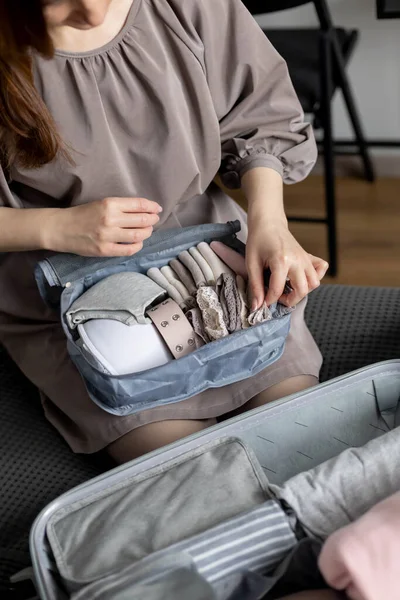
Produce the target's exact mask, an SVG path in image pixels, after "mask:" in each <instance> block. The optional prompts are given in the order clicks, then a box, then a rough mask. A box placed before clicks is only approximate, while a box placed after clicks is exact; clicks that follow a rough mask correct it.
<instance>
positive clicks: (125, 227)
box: [41, 198, 162, 256]
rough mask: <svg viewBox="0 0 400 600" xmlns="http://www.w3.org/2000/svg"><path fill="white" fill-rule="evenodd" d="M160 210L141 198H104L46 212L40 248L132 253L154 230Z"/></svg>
mask: <svg viewBox="0 0 400 600" xmlns="http://www.w3.org/2000/svg"><path fill="white" fill-rule="evenodd" d="M161 211H162V208H161V207H160V206H159V205H158V204H157V203H156V202H152V201H150V200H146V199H144V198H105V199H104V200H100V201H97V202H92V203H90V204H83V205H81V206H76V207H73V208H67V209H55V210H52V211H46V213H44V214H45V215H46V216H45V218H44V219H43V223H42V224H41V228H42V232H41V236H42V240H43V242H42V247H44V248H45V249H47V250H53V251H55V252H71V253H73V254H79V255H81V256H132V255H133V254H136V253H137V252H139V251H140V250H141V249H142V247H143V242H144V240H145V239H147V238H149V237H150V236H151V234H152V233H153V226H154V225H156V223H158V221H159V220H160V218H159V216H158V215H159V213H160V212H161Z"/></svg>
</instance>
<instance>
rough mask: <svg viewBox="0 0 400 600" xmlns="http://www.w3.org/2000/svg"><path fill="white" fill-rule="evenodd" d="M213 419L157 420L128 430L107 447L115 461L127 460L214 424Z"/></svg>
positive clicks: (122, 461)
mask: <svg viewBox="0 0 400 600" xmlns="http://www.w3.org/2000/svg"><path fill="white" fill-rule="evenodd" d="M215 423H216V421H215V419H206V420H198V421H195V420H190V419H187V420H186V419H185V420H183V419H182V420H173V421H159V422H157V423H150V424H148V425H142V427H138V428H137V429H133V430H132V431H129V432H128V433H126V434H125V435H124V436H122V437H121V438H119V439H118V440H116V441H115V442H113V443H112V444H110V445H109V446H108V448H107V450H108V453H109V454H110V456H111V457H112V458H113V459H114V460H115V461H116V462H117V463H120V464H121V463H124V462H128V461H129V460H133V459H135V458H138V457H139V456H143V455H144V454H147V453H148V452H152V451H153V450H157V449H158V448H162V447H163V446H166V445H168V444H171V443H172V442H176V441H178V440H180V439H182V438H185V437H187V436H189V435H192V434H193V433H199V432H200V431H203V430H204V429H207V427H210V426H211V425H214V424H215Z"/></svg>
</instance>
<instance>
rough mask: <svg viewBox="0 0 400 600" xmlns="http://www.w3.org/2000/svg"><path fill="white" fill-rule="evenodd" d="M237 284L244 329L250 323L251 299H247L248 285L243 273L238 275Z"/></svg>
mask: <svg viewBox="0 0 400 600" xmlns="http://www.w3.org/2000/svg"><path fill="white" fill-rule="evenodd" d="M236 285H237V289H238V292H239V296H240V302H241V306H240V320H241V322H242V329H248V328H249V327H250V323H249V301H248V299H247V286H246V282H245V280H244V279H243V277H242V276H241V275H236Z"/></svg>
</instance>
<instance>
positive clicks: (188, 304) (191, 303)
mask: <svg viewBox="0 0 400 600" xmlns="http://www.w3.org/2000/svg"><path fill="white" fill-rule="evenodd" d="M160 270H161V273H162V274H163V275H164V277H165V278H166V279H167V281H168V282H169V283H170V284H171V285H173V286H174V287H175V288H176V289H177V291H178V292H179V293H180V295H181V296H182V297H183V301H184V303H185V306H184V309H185V311H186V309H189V308H194V307H195V306H196V301H195V300H194V298H193V296H192V295H191V294H190V292H189V290H188V289H187V287H185V286H184V285H183V283H182V282H181V281H179V279H178V278H177V277H176V275H175V273H174V272H173V270H172V269H171V267H170V266H168V265H167V266H165V267H162V268H161V269H160Z"/></svg>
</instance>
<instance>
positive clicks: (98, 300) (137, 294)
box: [66, 272, 166, 329]
mask: <svg viewBox="0 0 400 600" xmlns="http://www.w3.org/2000/svg"><path fill="white" fill-rule="evenodd" d="M165 295H166V294H165V288H163V286H162V285H161V286H160V285H159V284H158V282H154V280H152V278H149V277H146V275H142V274H141V273H132V272H123V273H115V274H114V275H110V277H106V278H105V279H103V280H102V281H99V283H96V284H95V285H93V286H92V287H91V288H90V289H89V290H88V291H87V292H85V293H84V294H82V296H80V298H78V299H77V300H76V301H75V302H74V303H73V304H72V306H71V307H70V308H69V310H68V311H67V313H66V318H67V322H68V325H69V326H70V327H71V329H74V328H75V327H77V326H78V325H82V324H83V323H86V321H90V320H92V319H112V320H114V321H120V322H121V323H124V325H136V324H137V323H140V324H142V325H143V324H146V323H150V322H151V321H150V320H149V319H148V318H147V317H146V316H145V313H146V309H147V308H148V307H150V306H151V305H152V304H153V303H155V302H157V301H161V300H162V299H163V298H164V297H165Z"/></svg>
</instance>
